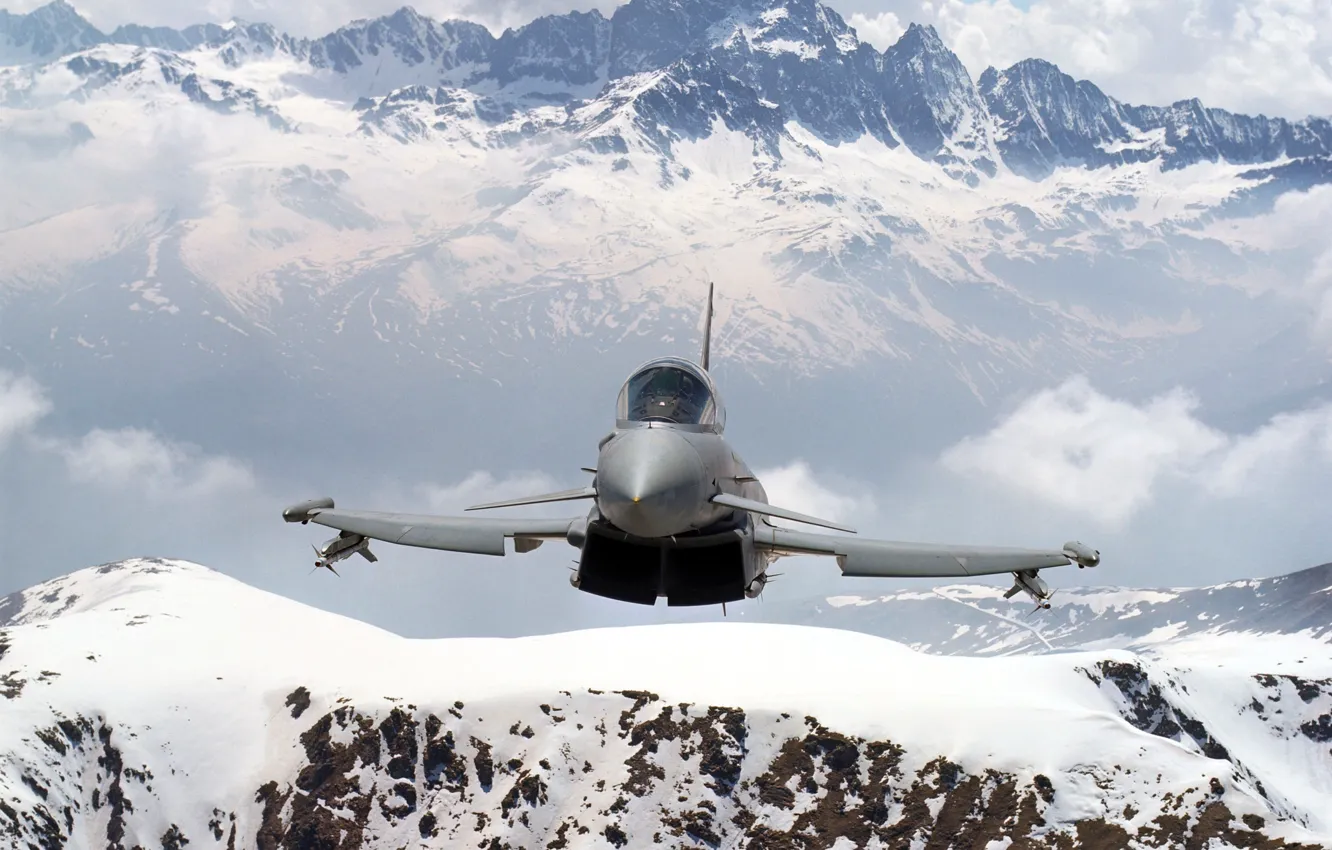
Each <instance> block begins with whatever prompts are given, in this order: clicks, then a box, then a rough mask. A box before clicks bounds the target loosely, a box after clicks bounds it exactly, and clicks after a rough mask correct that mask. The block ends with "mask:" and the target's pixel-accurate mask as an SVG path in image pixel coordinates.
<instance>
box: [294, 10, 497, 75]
mask: <svg viewBox="0 0 1332 850" xmlns="http://www.w3.org/2000/svg"><path fill="white" fill-rule="evenodd" d="M494 41H495V39H494V36H492V35H491V34H490V31H489V30H487V29H486V28H485V27H483V26H481V25H480V24H474V23H471V22H469V21H443V22H441V21H435V20H433V19H431V18H427V17H425V16H423V15H421V14H420V13H418V12H417V11H416V10H415V9H413V8H412V7H411V6H403V7H402V8H400V9H398V10H397V11H396V12H394V13H392V14H390V15H385V16H384V17H380V18H374V19H368V20H365V19H363V20H358V21H353V22H352V23H350V24H348V25H347V26H345V27H341V28H339V29H338V30H336V31H334V32H332V33H329V34H328V35H326V36H324V37H323V38H320V39H317V40H315V41H314V42H312V43H311V44H310V45H309V48H308V51H309V59H310V62H311V64H313V65H315V66H316V67H327V68H331V69H332V70H334V71H337V72H339V73H347V72H349V71H351V70H352V69H354V68H357V67H359V66H361V65H363V64H365V62H366V58H367V57H380V56H381V55H385V56H392V57H395V58H396V59H398V60H399V61H401V62H402V63H403V64H404V65H406V66H408V67H414V66H419V65H432V66H435V67H438V68H439V69H440V70H441V71H447V70H451V69H453V68H456V67H458V66H460V65H465V64H469V63H479V62H485V61H486V60H487V59H488V58H489V53H490V50H491V48H492V46H493V44H494Z"/></svg>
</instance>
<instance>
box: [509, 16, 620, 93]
mask: <svg viewBox="0 0 1332 850" xmlns="http://www.w3.org/2000/svg"><path fill="white" fill-rule="evenodd" d="M610 50H611V22H610V21H609V20H607V19H606V18H605V17H604V16H603V15H602V14H601V12H599V11H597V10H596V9H593V10H592V11H590V12H570V13H568V14H567V15H547V16H545V17H542V18H537V19H536V20H535V21H532V22H531V23H530V24H527V25H526V26H523V27H519V28H518V29H507V30H505V31H504V34H503V35H501V36H500V37H499V40H498V42H496V44H495V46H494V49H493V50H492V51H491V55H490V76H491V77H493V78H494V79H495V80H496V81H497V82H499V84H500V85H507V84H509V83H512V82H514V81H515V80H519V79H522V78H524V77H536V78H541V79H545V80H550V81H552V82H559V83H566V84H569V85H575V86H577V85H589V84H592V83H595V82H598V81H602V80H604V79H605V78H606V71H607V65H608V63H609V61H610Z"/></svg>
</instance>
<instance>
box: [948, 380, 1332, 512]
mask: <svg viewBox="0 0 1332 850" xmlns="http://www.w3.org/2000/svg"><path fill="white" fill-rule="evenodd" d="M1197 408H1198V402H1197V400H1196V399H1195V398H1194V397H1193V396H1191V395H1190V394H1188V393H1186V392H1184V391H1182V390H1173V391H1171V392H1169V393H1166V394H1164V395H1161V396H1157V397H1155V398H1152V399H1149V400H1147V401H1146V402H1143V403H1141V404H1135V403H1133V402H1130V401H1125V400H1121V399H1113V398H1109V397H1107V396H1105V395H1103V394H1101V393H1099V392H1097V391H1096V390H1095V389H1093V388H1092V387H1091V385H1090V384H1089V383H1088V382H1087V381H1086V380H1085V379H1083V378H1076V379H1072V380H1070V381H1068V382H1066V383H1064V384H1062V385H1061V386H1059V387H1057V388H1055V389H1051V390H1046V391H1044V392H1040V393H1037V394H1036V395H1035V396H1033V397H1032V398H1030V399H1028V400H1027V401H1026V402H1024V403H1023V404H1021V405H1019V406H1018V408H1017V409H1016V410H1014V411H1013V412H1012V413H1011V414H1010V415H1009V416H1008V417H1007V418H1005V419H1004V420H1003V421H1002V422H1000V423H999V424H998V425H997V426H995V427H994V429H992V430H991V431H989V432H988V433H986V434H984V435H981V436H978V437H971V438H968V439H965V440H963V441H961V442H960V443H958V444H957V445H955V446H953V447H951V448H949V449H948V450H947V451H945V452H944V453H943V455H942V456H941V458H940V462H941V464H942V466H943V467H944V468H945V469H947V470H949V471H950V472H953V473H956V474H958V475H961V476H963V477H967V478H971V479H973V480H979V481H982V482H984V483H985V484H987V485H989V486H991V487H993V488H994V489H996V490H1000V491H1008V492H1012V493H1016V494H1021V495H1022V496H1028V497H1035V498H1036V499H1037V500H1038V501H1041V502H1044V503H1046V504H1047V505H1053V506H1058V507H1060V508H1063V509H1066V510H1069V511H1072V512H1075V513H1081V514H1084V515H1086V516H1089V517H1091V518H1092V519H1094V520H1096V521H1097V522H1098V523H1100V524H1101V525H1102V526H1104V527H1107V528H1111V529H1123V528H1124V527H1125V526H1126V525H1127V523H1128V522H1129V520H1130V519H1132V518H1133V517H1134V516H1135V515H1136V514H1138V513H1139V512H1140V511H1142V510H1143V509H1144V508H1146V507H1147V506H1148V505H1151V504H1152V503H1153V502H1154V501H1156V500H1157V497H1158V495H1159V492H1160V491H1161V490H1162V489H1163V488H1167V487H1171V486H1173V487H1174V488H1175V492H1176V495H1180V493H1179V490H1180V487H1183V489H1184V490H1186V491H1189V492H1188V493H1186V494H1184V495H1186V496H1188V497H1189V498H1191V499H1195V500H1196V499H1199V498H1208V497H1216V498H1236V497H1240V496H1246V495H1250V496H1251V495H1253V494H1254V493H1255V492H1257V491H1258V490H1260V489H1262V488H1263V487H1264V486H1270V485H1271V483H1272V482H1273V481H1278V482H1280V481H1283V480H1285V478H1286V477H1288V476H1289V474H1290V473H1291V472H1292V471H1293V468H1294V467H1296V466H1299V465H1303V464H1307V463H1309V462H1314V463H1327V462H1329V461H1332V405H1325V406H1322V407H1318V408H1315V409H1311V410H1307V411H1300V412H1296V413H1287V414H1282V415H1280V416H1277V417H1274V418H1273V419H1272V420H1271V421H1270V422H1269V423H1268V424H1267V425H1265V426H1263V427H1262V428H1259V429H1257V430H1255V431H1253V432H1252V433H1249V434H1225V433H1222V432H1221V431H1219V430H1217V429H1215V428H1212V427H1210V426H1208V425H1207V424H1206V423H1204V422H1203V421H1201V420H1200V419H1199V418H1198V416H1197Z"/></svg>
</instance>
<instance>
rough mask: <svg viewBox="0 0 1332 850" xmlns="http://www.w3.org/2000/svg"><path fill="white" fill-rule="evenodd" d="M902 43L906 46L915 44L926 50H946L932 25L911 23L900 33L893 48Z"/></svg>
mask: <svg viewBox="0 0 1332 850" xmlns="http://www.w3.org/2000/svg"><path fill="white" fill-rule="evenodd" d="M903 43H905V44H908V45H910V44H917V45H921V46H923V47H927V48H935V47H938V48H942V49H944V50H947V49H948V48H947V47H946V46H945V45H944V42H943V39H942V38H940V37H939V31H938V30H936V29H935V28H934V25H933V24H918V23H916V22H915V21H912V22H911V23H910V24H908V25H907V28H906V32H904V33H902V35H901V36H900V37H899V38H898V39H897V42H896V44H894V45H893V46H894V47H895V46H897V44H903Z"/></svg>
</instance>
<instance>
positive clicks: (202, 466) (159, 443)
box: [48, 428, 255, 499]
mask: <svg viewBox="0 0 1332 850" xmlns="http://www.w3.org/2000/svg"><path fill="white" fill-rule="evenodd" d="M48 445H49V447H51V448H54V449H55V450H56V451H58V452H59V453H60V455H61V456H62V457H63V458H64V460H65V465H66V468H67V469H68V471H69V475H70V477H71V478H72V479H73V480H74V481H76V482H79V483H85V484H94V485H97V486H100V487H107V488H114V489H118V490H123V491H124V493H125V496H126V497H127V498H128V497H134V496H147V497H149V498H155V499H159V498H189V499H198V498H206V497H209V496H214V495H218V494H222V493H227V492H236V491H243V490H247V489H250V488H252V487H253V486H254V484H255V481H254V476H253V475H252V474H251V472H250V471H249V469H247V468H246V467H245V466H244V465H242V464H240V463H238V462H237V461H235V460H232V459H231V458H227V457H213V456H210V455H206V454H203V453H202V452H200V451H199V450H198V449H197V448H195V447H192V446H186V445H182V444H179V443H174V442H171V441H169V440H165V439H163V438H161V437H159V436H157V435H156V434H153V433H152V432H150V431H144V430H141V429H138V428H122V429H120V430H116V431H105V430H102V429H100V428H99V429H95V430H93V431H90V432H88V433H87V434H85V435H84V436H83V438H82V439H81V440H78V441H76V442H68V443H65V442H60V441H50V442H49V443H48Z"/></svg>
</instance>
